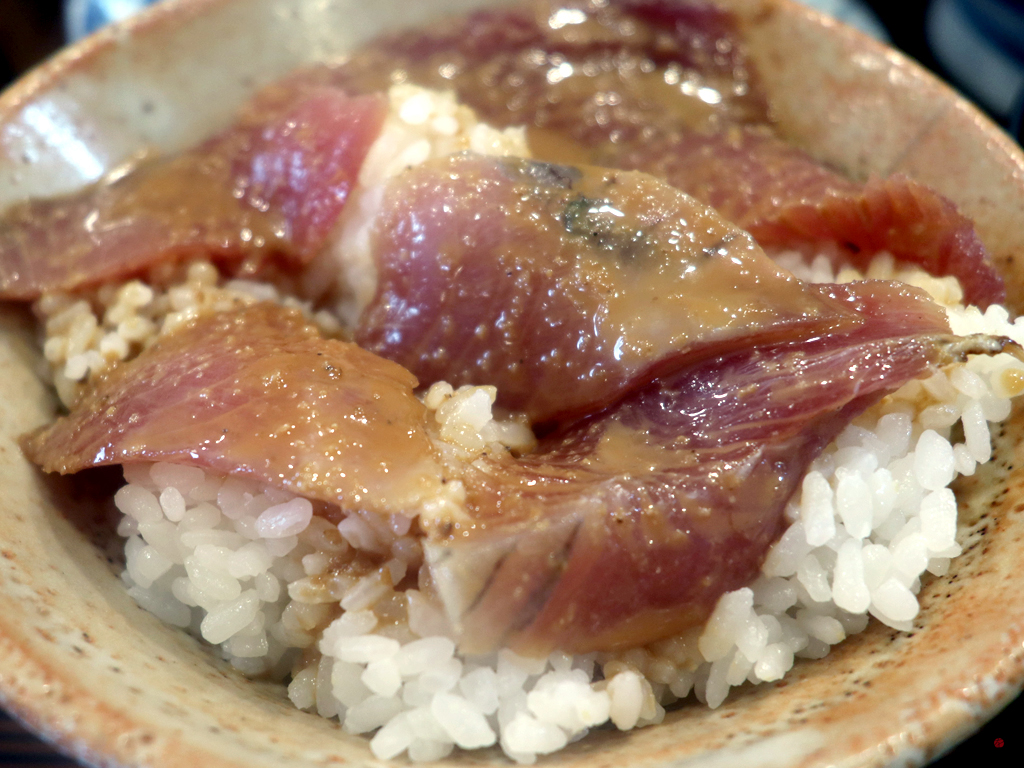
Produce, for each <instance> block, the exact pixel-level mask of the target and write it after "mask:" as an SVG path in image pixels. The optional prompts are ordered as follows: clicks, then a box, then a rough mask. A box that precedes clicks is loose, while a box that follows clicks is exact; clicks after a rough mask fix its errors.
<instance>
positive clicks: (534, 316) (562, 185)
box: [355, 154, 945, 424]
mask: <svg viewBox="0 0 1024 768" xmlns="http://www.w3.org/2000/svg"><path fill="white" fill-rule="evenodd" d="M374 227H375V230H374V237H373V240H372V242H373V245H372V250H373V253H374V259H375V263H376V271H377V291H376V295H375V296H374V298H373V299H372V301H371V302H370V304H369V306H368V307H367V308H366V309H365V310H364V311H363V313H362V316H361V318H360V321H359V324H358V326H357V328H356V334H355V336H356V340H357V341H358V343H359V344H360V345H361V346H364V347H365V348H367V349H370V350H372V351H373V352H375V353H377V354H380V355H382V356H384V357H386V358H388V359H391V360H394V361H395V362H397V363H399V364H401V365H403V366H404V367H406V368H408V369H409V370H411V371H412V372H413V373H414V374H415V375H416V376H417V377H418V378H419V379H420V380H421V381H424V382H432V381H437V380H441V379H444V380H446V381H448V382H450V383H452V384H454V385H461V384H467V383H469V384H494V385H496V386H497V387H498V396H499V398H500V403H501V404H502V405H504V406H506V407H508V408H511V409H513V410H517V411H522V412H525V413H526V414H527V416H528V417H529V418H530V420H531V421H532V422H534V423H538V424H549V423H554V422H559V423H566V422H568V421H571V420H572V419H573V418H576V417H579V416H581V415H584V414H588V413H591V412H593V411H595V410H597V409H599V408H602V407H604V406H607V405H609V404H611V403H613V402H615V401H617V400H618V399H620V398H621V397H622V396H623V394H624V393H626V392H628V391H630V390H632V389H635V388H636V387H639V386H642V385H643V384H645V383H647V382H649V381H650V380H652V379H653V378H655V377H657V376H661V375H665V374H667V373H670V372H671V371H673V370H675V369H677V368H680V367H682V366H684V365H689V364H692V363H693V362H695V361H697V360H699V359H702V358H706V357H710V356H715V355H721V354H724V353H726V352H729V351H731V350H734V349H737V348H740V347H750V346H754V345H763V344H772V343H778V342H784V341H792V340H796V339H809V338H813V337H819V336H832V335H835V336H844V335H847V334H849V333H852V332H855V331H856V330H857V329H859V328H860V327H861V326H863V325H864V323H865V316H864V315H863V313H862V312H860V311H859V310H858V309H857V308H856V307H855V306H854V304H855V301H856V300H858V299H863V300H868V298H869V297H870V296H872V295H873V296H875V297H876V299H877V300H884V299H885V297H888V298H889V299H891V300H892V302H893V306H903V307H904V308H905V309H908V310H909V311H913V312H917V313H920V314H922V315H923V316H927V317H929V318H930V319H931V321H932V322H934V324H935V327H936V328H945V320H944V315H943V313H942V311H941V310H940V309H939V308H938V307H937V306H936V305H934V304H932V303H931V302H929V301H927V300H924V299H923V298H914V299H911V298H910V296H909V294H906V289H903V288H900V287H897V286H896V285H894V284H888V283H881V282H873V283H862V284H858V285H856V286H847V287H841V286H835V285H811V284H808V283H804V282H801V281H799V280H797V279H796V278H794V277H793V276H792V275H791V274H789V273H788V272H785V271H784V270H781V269H779V268H778V267H777V266H776V265H775V264H774V262H772V261H771V260H770V259H769V258H767V257H766V256H765V255H764V253H763V252H762V251H761V249H760V248H759V247H758V246H757V245H756V244H755V243H754V242H753V240H752V239H751V238H750V236H749V235H747V234H746V233H745V232H742V231H741V230H739V229H737V228H736V227H734V226H733V225H731V224H729V223H727V222H726V221H724V220H723V219H721V218H720V217H719V216H717V215H716V214H715V212H714V211H712V210H710V209H708V208H706V207H705V206H703V205H701V204H699V203H697V202H696V201H695V200H694V199H693V198H690V197H688V196H687V195H684V194H681V193H679V192H678V191H677V190H675V189H673V188H671V187H669V186H667V185H665V184H663V183H661V182H659V181H658V180H656V179H655V178H653V177H651V176H648V175H646V174H640V173H630V172H624V171H608V170H604V169H597V168H591V167H579V168H577V167H569V166H561V165H551V164H547V163H537V162H532V161H526V160H521V159H517V158H493V157H484V156H478V155H470V154H461V155H456V156H452V157H450V158H445V159H443V160H438V161H432V162H430V163H426V164H424V165H421V166H418V167H416V168H414V169H411V170H409V171H407V172H405V173H404V174H402V175H401V176H399V177H397V178H396V179H394V180H393V181H392V182H391V184H390V186H389V187H388V189H387V192H386V194H385V197H384V202H383V205H382V209H381V212H380V213H379V214H378V216H377V219H376V221H375V224H374ZM901 302H902V303H901Z"/></svg>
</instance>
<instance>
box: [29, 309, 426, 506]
mask: <svg viewBox="0 0 1024 768" xmlns="http://www.w3.org/2000/svg"><path fill="white" fill-rule="evenodd" d="M415 386H416V379H415V378H414V377H413V376H412V375H411V374H410V373H409V372H408V371H406V370H404V369H402V368H401V367H400V366H398V365H395V364H394V363H390V362H388V361H387V360H384V359H382V358H379V357H377V356H376V355H373V354H371V353H369V352H366V351H364V350H362V349H360V348H359V347H357V346H355V345H354V344H348V343H345V342H341V341H336V340H330V339H324V338H322V337H321V336H320V334H319V332H318V330H317V329H316V328H315V327H314V326H311V325H309V324H308V322H307V321H306V320H304V319H303V318H302V316H301V315H300V314H299V313H298V312H297V311H296V310H287V309H284V308H282V307H279V306H277V305H274V304H258V305H254V306H252V307H249V308H246V309H243V310H240V311H237V312H228V313H221V314H217V315H212V316H207V317H204V318H200V319H199V320H196V321H195V322H194V323H193V324H192V325H191V326H188V327H185V328H183V329H181V330H177V331H175V332H174V333H172V334H170V335H168V336H166V337H163V338H161V339H160V340H159V341H157V342H156V343H155V344H153V345H152V346H151V347H149V348H148V349H146V350H145V351H143V352H142V353H141V354H140V355H139V356H138V357H137V358H135V359H134V360H131V361H129V362H127V363H124V364H122V365H120V366H117V367H116V368H114V369H113V370H111V371H110V372H109V373H107V374H105V375H104V376H102V377H101V378H100V379H99V380H98V381H97V383H96V385H95V387H93V388H92V389H91V390H90V392H89V394H88V395H87V396H86V397H85V398H84V399H83V400H82V402H81V403H79V404H78V406H76V408H75V409H74V411H72V413H71V414H70V415H69V416H65V417H62V418H59V419H58V420H57V421H56V422H55V423H53V424H51V425H49V426H47V427H44V428H42V429H40V430H39V431H37V432H35V433H33V434H32V435H31V436H28V437H26V438H25V439H23V447H24V449H25V452H26V454H27V455H28V457H29V458H30V459H31V460H32V461H33V462H35V463H36V464H39V465H40V466H41V467H42V468H43V469H44V470H46V471H47V472H60V473H62V474H67V473H72V472H78V471H80V470H82V469H85V468H87V467H95V466H102V465H107V464H126V463H131V462H138V461H174V462H179V463H184V464H195V465H198V466H201V467H208V468H211V469H213V470H215V471H216V472H220V473H224V474H234V475H242V476H248V477H252V478H254V479H256V480H258V481H260V482H262V483H268V484H270V485H274V486H277V487H279V488H283V489H286V490H289V491H292V492H293V493H296V494H300V495H303V496H307V497H309V498H314V499H318V500H322V501H327V502H330V503H335V504H341V505H344V506H346V507H348V508H350V509H358V508H368V509H375V510H377V511H379V512H382V513H396V512H403V511H406V510H410V509H411V510H415V511H416V512H418V511H419V510H420V509H421V507H422V506H423V504H424V503H429V501H430V500H432V499H438V498H441V497H443V495H444V494H443V490H444V489H443V487H442V480H441V477H442V473H441V468H440V465H439V464H438V462H437V459H436V455H435V452H434V450H433V448H432V444H431V442H430V439H429V438H428V436H427V433H426V409H425V408H424V406H423V405H422V404H421V403H420V401H419V400H417V399H416V397H415V396H414V395H413V388H414V387H415Z"/></svg>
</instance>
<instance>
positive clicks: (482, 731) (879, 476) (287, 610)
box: [36, 86, 1024, 764]
mask: <svg viewBox="0 0 1024 768" xmlns="http://www.w3.org/2000/svg"><path fill="white" fill-rule="evenodd" d="M391 103H392V111H391V115H390V117H389V118H388V121H387V123H386V127H385V130H384V134H383V136H382V138H381V139H380V140H378V143H377V144H376V145H375V146H374V148H373V149H372V150H371V152H370V155H369V159H368V160H367V164H366V167H365V168H364V170H363V173H362V174H361V176H360V186H359V187H358V188H357V190H356V192H355V193H354V195H353V198H352V201H353V203H354V204H353V205H351V206H350V207H349V208H348V209H347V212H346V214H345V216H344V220H343V221H342V222H340V224H339V229H338V232H337V237H336V242H337V243H338V247H337V248H336V250H335V251H334V252H332V253H330V254H328V255H327V256H325V258H324V259H323V260H322V261H321V263H320V264H318V265H317V266H316V269H318V270H328V271H330V270H333V271H334V272H335V273H336V272H338V271H339V269H340V271H341V272H342V277H343V283H344V285H343V290H342V291H341V292H340V293H339V296H338V302H337V306H338V311H337V313H338V315H339V316H340V317H341V318H342V323H343V324H344V323H346V322H347V323H351V322H352V321H353V319H354V318H355V317H358V314H359V312H360V311H361V309H362V306H365V302H366V301H367V300H368V298H369V296H372V292H373V288H374V285H373V279H372V274H371V273H372V270H367V269H366V268H365V267H366V264H367V263H368V259H369V258H370V256H369V243H368V240H367V239H366V223H367V222H369V221H370V220H372V218H373V215H374V212H375V210H376V206H377V205H378V204H379V201H380V190H381V185H382V184H383V183H384V182H385V181H386V179H387V178H389V177H390V176H392V175H394V174H395V173H398V172H400V171H401V169H402V168H404V167H407V166H409V165H413V164H416V163H418V162H422V161H423V160H425V159H427V158H429V157H433V156H442V155H445V154H448V153H450V152H452V151H456V150H458V149H463V148H471V149H474V150H475V151H487V152H490V153H496V154H520V155H523V154H525V153H526V149H525V143H524V140H523V137H522V135H521V132H520V133H516V132H514V131H512V132H509V131H506V132H498V131H495V130H493V129H490V128H488V127H487V126H482V125H481V124H478V123H477V122H476V121H475V118H474V117H473V115H472V113H471V112H469V111H468V110H467V109H466V108H465V107H461V106H459V105H458V104H456V103H455V101H454V98H453V97H452V96H451V95H450V94H433V93H431V92H428V91H423V90H422V89H418V88H413V87H412V86H397V87H396V88H395V89H393V90H392V92H391ZM339 254H342V255H343V256H344V259H342V261H341V262H338V261H337V259H338V258H339ZM776 258H777V260H778V261H779V262H780V263H781V264H782V265H783V266H785V267H786V268H788V269H791V270H792V271H794V272H795V273H797V274H798V275H799V276H800V277H802V278H803V279H808V280H817V281H836V280H838V281H846V280H853V279H861V278H863V277H865V275H860V274H858V273H856V272H854V271H852V270H841V271H840V272H839V273H838V274H834V273H833V269H832V267H831V265H830V263H829V262H828V261H827V260H826V259H824V258H819V259H817V260H815V261H814V262H812V263H811V264H810V265H807V264H804V263H803V261H802V260H801V258H800V257H799V256H797V255H796V254H786V253H783V254H777V255H776ZM368 275H369V276H368ZM866 276H868V277H878V278H885V279H897V280H903V281H906V282H909V283H913V284H915V285H918V286H920V287H922V288H924V289H925V290H928V291H929V292H930V293H931V294H932V295H933V296H934V297H935V298H936V300H937V301H939V302H940V303H942V304H943V305H944V306H946V307H947V311H948V313H949V317H950V322H951V325H952V329H953V331H954V333H958V334H963V335H966V334H971V333H987V334H994V335H1001V336H1008V337H1010V338H1012V339H1014V340H1015V341H1017V342H1018V343H1024V324H1022V322H1021V321H1020V320H1017V321H1015V322H1011V321H1010V318H1009V315H1008V313H1007V312H1006V310H1005V309H1004V308H1002V307H998V306H993V307H990V308H989V309H988V310H987V311H986V312H985V313H981V312H979V311H978V310H977V309H976V308H973V307H967V308H965V307H964V306H962V305H961V304H960V302H961V299H962V292H961V291H960V286H959V284H958V283H957V281H956V280H955V279H954V278H934V277H931V276H929V275H927V274H925V273H924V272H922V271H921V270H919V269H916V268H914V269H897V268H896V267H895V266H894V264H893V261H892V259H891V257H888V256H886V255H881V256H880V257H878V258H877V259H876V260H875V262H874V263H873V264H872V266H871V268H870V269H869V271H868V274H867V275H866ZM261 299H262V300H274V301H282V302H285V303H291V304H293V305H299V306H303V307H304V308H305V310H306V311H307V313H309V314H310V315H311V316H315V317H317V318H318V320H319V321H320V322H321V324H322V326H323V327H325V329H327V331H328V332H329V333H337V332H338V331H339V328H338V325H337V322H336V321H334V320H333V319H332V318H331V316H329V315H326V314H325V313H320V314H317V313H313V312H312V310H311V309H310V308H309V306H308V305H303V304H301V302H298V301H297V300H296V299H294V298H288V297H285V296H283V295H281V294H280V293H279V292H278V291H277V289H275V288H273V287H271V286H267V285H261V284H257V283H252V282H245V281H228V282H224V281H223V280H221V279H219V278H218V276H217V273H216V270H215V269H214V268H213V267H212V266H210V265H209V264H203V263H200V264H194V265H192V266H190V267H187V268H185V267H183V268H181V269H180V270H179V272H178V274H177V275H176V276H172V277H171V278H167V279H165V280H164V281H163V283H160V284H155V285H154V284H150V283H147V282H143V281H138V280H136V281H131V282H128V283H125V284H122V285H116V286H105V287H103V288H101V289H99V290H98V291H95V292H93V293H91V294H89V295H85V296H63V295H60V296H56V295H54V296H48V297H45V298H43V299H42V300H40V302H38V303H37V305H36V310H37V313H38V314H39V315H40V316H41V317H42V318H43V320H44V323H45V332H46V341H45V357H46V359H47V361H48V362H49V363H50V366H51V369H52V375H53V378H54V382H55V384H56V387H57V390H58V392H59V393H60V396H61V398H62V400H64V402H65V403H68V404H73V403H74V401H75V399H76V398H77V397H78V393H79V392H80V388H81V387H82V386H83V385H84V383H86V382H88V380H89V378H90V377H92V376H94V375H96V374H98V373H100V372H102V371H103V370H105V369H107V368H108V367H109V366H111V365H116V364H117V363H118V362H119V361H122V360H126V359H130V358H131V357H132V356H134V355H135V354H137V353H138V351H140V350H141V349H142V348H144V347H145V346H146V345H147V344H150V343H152V341H153V340H154V339H156V338H158V337H159V336H160V335H161V334H162V333H167V332H170V331H171V330H172V329H173V328H175V327H177V326H178V325H180V324H181V323H183V322H187V320H188V319H189V318H190V317H194V316H196V315H197V314H199V313H203V312H208V311H219V310H222V309H229V308H231V307H232V306H238V305H240V304H245V303H251V302H253V301H256V300H261ZM1021 392H1024V363H1021V362H1020V361H1018V360H1017V359H1015V358H1013V357H1011V356H1010V355H1007V354H1001V355H997V356H995V357H974V358H971V359H969V360H968V361H967V362H966V363H964V364H959V365H954V366H950V367H948V368H946V369H944V370H941V371H939V372H936V373H935V374H933V375H932V376H931V377H930V378H928V379H925V380H922V381H914V382H911V383H909V384H907V385H906V386H904V387H903V388H902V389H900V390H899V391H897V392H895V393H893V394H892V395H890V396H888V397H886V398H884V399H883V400H882V401H880V402H879V403H878V404H877V405H875V406H874V407H873V408H871V409H870V410H869V411H867V412H866V413H864V414H862V415H861V416H860V417H859V418H858V419H856V420H855V421H854V422H853V423H852V424H850V425H849V426H848V427H847V428H846V429H845V430H844V431H843V432H842V433H841V434H840V435H839V437H838V438H837V439H836V440H835V442H834V443H833V444H831V445H830V446H829V447H828V448H827V449H826V450H825V451H824V452H823V453H822V454H821V455H820V456H819V457H818V458H817V459H816V460H815V461H814V462H813V464H812V466H811V467H810V469H809V471H808V472H807V474H806V476H805V477H804V480H803V484H802V488H801V490H800V491H799V492H798V493H797V494H796V495H795V497H794V498H793V499H792V500H791V501H790V503H789V505H788V507H787V510H786V515H787V518H788V521H789V527H788V529H787V530H786V531H785V533H784V534H783V535H782V537H781V539H780V540H779V541H778V542H777V543H776V544H775V546H774V547H773V548H772V549H771V551H770V553H769V554H768V557H767V559H766V561H765V563H764V566H763V569H762V574H761V576H760V577H759V578H758V580H757V581H756V582H755V583H754V584H752V585H750V586H749V587H747V588H743V589H739V590H736V591H735V592H731V593H728V594H726V595H724V596H723V597H722V598H721V599H720V601H719V603H718V605H717V607H716V608H715V610H714V612H713V614H712V616H711V617H710V619H709V621H708V622H707V625H706V626H705V627H703V628H702V629H700V630H696V631H693V632H691V633H689V634H687V635H684V636H680V637H675V638H670V639H667V640H663V641H660V642H657V643H654V644H652V645H649V646H647V647H644V648H636V649H632V650H630V651H626V652H620V653H614V654H587V655H582V656H580V655H578V656H570V655H567V654H564V653H554V654H552V655H551V656H550V657H548V658H543V659H529V658H522V657H520V656H518V655H516V654H515V653H512V652H511V651H507V650H502V651H499V652H497V653H495V654H491V655H487V656H480V657H478V656H472V657H467V656H462V655H460V654H459V653H458V651H457V649H456V646H455V643H454V642H453V637H454V635H453V632H452V627H451V626H450V624H449V622H448V618H447V616H446V614H445V612H444V610H443V608H442V607H441V606H440V603H439V601H438V600H437V599H436V598H435V597H434V591H433V588H432V585H431V583H430V575H429V572H428V570H427V569H426V568H425V567H424V566H423V551H422V547H421V543H420V537H419V535H418V523H417V521H416V520H414V519H410V518H408V517H404V516H401V515H395V516H393V517H391V518H390V519H382V518H380V517H379V516H374V515H371V514H364V513H351V514H347V515H346V514H343V513H342V512H341V511H339V510H333V511H332V510H326V511H324V510H323V509H322V508H318V509H317V510H315V509H314V505H313V504H311V503H310V502H309V501H308V500H306V499H302V498H298V497H295V496H293V495H291V494H290V493H287V492H284V491H280V490H277V489H274V488H268V487H261V486H258V485H257V484H255V483H253V482H250V481H248V480H245V479H240V478H236V477H222V476H216V475H213V474H211V473H207V472H204V471H203V470H201V469H198V468H195V467H185V466H177V465H173V464H166V463H156V464H145V465H143V464H139V465H132V466H128V467H126V468H125V479H126V481H127V484H126V485H125V486H124V487H122V488H121V489H120V490H119V491H118V492H117V495H116V497H115V502H116V504H117V506H118V508H119V509H120V510H121V512H123V513H124V518H123V519H122V520H121V522H120V524H119V527H118V533H119V534H120V535H122V536H124V537H126V539H127V542H126V545H125V553H126V569H125V571H124V574H123V576H122V578H123V580H124V582H125V584H126V586H127V588H128V591H129V593H130V594H131V595H132V597H133V598H134V599H135V600H136V601H137V602H138V603H139V604H140V605H141V606H142V607H144V608H146V609H147V610H149V611H151V612H152V613H154V614H156V615H157V616H159V617H160V618H161V619H163V620H164V621H167V622H169V623H171V624H174V625H176V626H179V627H183V628H185V629H187V630H188V631H189V632H191V633H192V634H193V635H195V636H196V637H200V638H202V639H203V640H205V641H206V642H208V643H210V644H211V645H213V646H216V647H217V649H218V651H219V653H220V654H221V655H222V656H223V657H224V658H225V659H226V660H228V661H229V662H230V663H231V664H232V665H233V666H234V667H236V668H237V669H239V670H240V671H241V672H243V673H245V674H247V675H262V676H267V677H270V678H272V679H275V680H280V681H283V682H284V681H287V682H288V696H289V698H290V699H291V700H292V702H293V703H294V704H295V705H296V706H297V707H299V708H300V709H304V710H307V711H311V712H316V713H318V714H319V715H321V716H324V717H337V718H338V721H339V722H340V723H341V727H342V728H343V729H344V730H345V731H347V732H349V733H353V734H367V735H368V736H370V741H369V746H370V749H371V750H372V751H373V754H374V755H375V756H376V757H377V758H380V759H389V758H393V757H397V756H399V755H402V754H406V755H408V757H409V758H410V759H411V760H414V761H429V760H436V759H439V758H441V757H443V756H445V755H447V754H448V753H450V752H451V751H452V750H453V749H454V748H455V747H460V748H462V749H476V748H481V747H488V746H491V745H494V744H500V746H501V748H502V750H503V751H504V752H505V754H507V755H508V756H509V757H510V758H512V759H513V760H515V761H517V762H519V763H524V764H528V763H532V762H534V761H535V760H536V758H537V756H538V755H544V754H548V753H551V752H554V751H556V750H558V749H561V748H562V747H564V746H565V745H566V744H567V743H569V742H572V741H575V740H577V739H579V738H581V737H582V736H583V735H584V734H586V732H587V731H588V730H589V729H591V728H595V727H600V726H605V725H610V726H614V727H616V728H619V729H621V730H629V729H632V728H636V727H640V726H644V725H649V724H654V723H658V722H660V721H661V720H662V718H663V717H664V716H665V707H666V706H669V705H671V704H673V703H675V702H677V701H678V700H680V699H684V698H686V697H688V696H690V695H691V694H692V695H693V696H694V697H696V698H697V699H698V700H699V701H701V702H703V703H705V704H706V705H708V706H710V707H717V706H719V705H720V704H721V703H722V702H723V701H724V700H725V698H726V697H727V695H728V693H729V690H730V688H731V687H733V686H739V685H742V684H744V683H752V684H757V683H762V682H771V681H776V680H779V679H781V678H782V677H783V676H784V675H785V674H786V672H787V671H788V670H789V669H790V668H791V667H792V666H793V664H794V661H795V659H796V658H821V657H823V656H825V655H826V654H827V653H828V652H829V650H830V648H831V646H833V645H835V644H837V643H839V642H841V641H842V640H844V639H845V638H846V637H847V636H849V635H852V634H856V633H858V632H861V631H863V630H864V629H865V627H866V626H867V625H868V622H869V616H874V617H875V618H876V619H878V620H879V621H882V622H884V623H885V624H887V625H889V626H891V627H893V628H895V629H898V630H910V629H911V627H912V622H913V619H914V618H915V616H916V615H917V613H918V611H919V608H920V606H919V603H918V599H917V594H918V592H919V591H920V588H921V584H922V580H926V579H927V578H928V574H936V575H941V574H943V573H945V572H946V571H947V569H948V568H949V564H950V560H951V559H952V558H954V557H956V556H957V555H958V554H960V551H961V547H960V544H959V543H958V542H957V504H956V499H955V497H954V495H953V491H952V490H951V489H950V484H951V483H952V482H953V481H954V480H955V478H956V477H958V476H960V475H972V474H973V473H974V472H975V471H976V469H977V467H978V466H979V465H981V464H984V463H985V462H987V461H988V460H989V459H990V458H991V454H992V448H991V437H990V431H989V424H990V423H994V422H999V421H1001V420H1003V419H1005V418H1006V417H1007V416H1008V415H1009V413H1010V408H1011V399H1012V398H1013V397H1016V396H1017V395H1019V394H1021ZM495 395H496V392H495V390H494V388H493V387H462V388H460V389H458V390H455V389H453V388H452V387H451V386H449V385H447V384H445V383H444V382H438V383H435V384H434V385H433V386H431V387H430V388H429V389H428V390H427V391H425V392H424V393H423V401H424V403H425V405H426V406H427V407H428V409H430V410H431V411H432V412H433V414H434V430H435V431H434V434H433V435H432V437H433V439H434V441H435V444H436V445H437V446H438V447H439V449H441V451H442V452H443V453H445V454H446V456H448V457H450V459H451V460H453V461H456V460H457V461H472V460H473V458H474V457H475V456H477V455H479V454H480V453H482V452H485V451H486V452H496V451H515V452H519V453H522V452H528V451H529V450H530V449H531V448H532V445H533V436H532V434H531V433H530V431H529V429H528V427H527V426H526V425H525V423H524V422H523V421H522V420H519V419H516V418H514V417H513V416H510V415H508V414H500V413H495V412H493V409H492V406H493V404H494V402H495ZM450 490H451V492H452V493H453V494H456V495H457V493H458V488H453V489H450ZM455 501H456V502H457V499H455Z"/></svg>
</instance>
